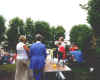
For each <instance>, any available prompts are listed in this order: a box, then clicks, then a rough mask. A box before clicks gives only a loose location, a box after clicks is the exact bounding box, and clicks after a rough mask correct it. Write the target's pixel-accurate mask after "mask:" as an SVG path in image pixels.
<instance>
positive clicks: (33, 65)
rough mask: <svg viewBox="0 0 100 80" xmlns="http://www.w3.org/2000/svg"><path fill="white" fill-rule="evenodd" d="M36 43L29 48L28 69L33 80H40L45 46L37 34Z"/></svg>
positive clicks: (44, 57)
mask: <svg viewBox="0 0 100 80" xmlns="http://www.w3.org/2000/svg"><path fill="white" fill-rule="evenodd" d="M35 38H36V42H35V43H33V44H32V46H31V47H30V69H32V71H33V76H34V78H35V80H41V79H42V77H43V76H42V75H43V70H44V66H45V59H46V56H47V54H46V46H45V44H43V43H42V40H43V36H42V35H41V34H37V35H36V36H35Z"/></svg>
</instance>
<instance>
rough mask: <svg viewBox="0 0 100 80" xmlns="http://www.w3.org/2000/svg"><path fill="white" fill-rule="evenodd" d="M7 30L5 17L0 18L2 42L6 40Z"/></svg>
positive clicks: (0, 38) (0, 37)
mask: <svg viewBox="0 0 100 80" xmlns="http://www.w3.org/2000/svg"><path fill="white" fill-rule="evenodd" d="M5 29H6V27H5V19H4V17H3V16H0V42H1V41H3V39H4V34H5Z"/></svg>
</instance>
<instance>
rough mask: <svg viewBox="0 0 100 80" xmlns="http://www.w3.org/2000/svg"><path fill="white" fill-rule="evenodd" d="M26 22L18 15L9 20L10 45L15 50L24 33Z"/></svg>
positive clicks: (8, 34)
mask: <svg viewBox="0 0 100 80" xmlns="http://www.w3.org/2000/svg"><path fill="white" fill-rule="evenodd" d="M24 34H25V33H24V23H23V20H22V19H20V18H18V17H16V18H13V19H12V20H10V21H9V29H8V32H7V36H8V46H9V48H11V49H14V50H15V47H16V44H17V42H18V37H19V35H24Z"/></svg>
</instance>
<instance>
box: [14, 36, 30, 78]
mask: <svg viewBox="0 0 100 80" xmlns="http://www.w3.org/2000/svg"><path fill="white" fill-rule="evenodd" d="M25 42H26V37H25V36H24V35H21V36H20V37H19V43H18V44H17V46H16V50H17V57H16V74H15V80H29V75H28V74H29V73H28V72H29V70H28V65H27V62H28V53H29V48H28V47H27V46H26V45H25Z"/></svg>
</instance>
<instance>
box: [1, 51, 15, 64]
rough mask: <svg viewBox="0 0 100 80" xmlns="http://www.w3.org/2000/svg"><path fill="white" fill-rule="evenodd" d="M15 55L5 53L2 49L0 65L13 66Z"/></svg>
mask: <svg viewBox="0 0 100 80" xmlns="http://www.w3.org/2000/svg"><path fill="white" fill-rule="evenodd" d="M16 56H17V54H16V53H13V54H10V53H8V52H5V51H4V50H3V49H0V65H2V64H15V60H16Z"/></svg>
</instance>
